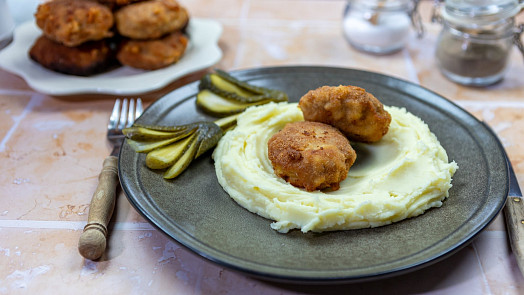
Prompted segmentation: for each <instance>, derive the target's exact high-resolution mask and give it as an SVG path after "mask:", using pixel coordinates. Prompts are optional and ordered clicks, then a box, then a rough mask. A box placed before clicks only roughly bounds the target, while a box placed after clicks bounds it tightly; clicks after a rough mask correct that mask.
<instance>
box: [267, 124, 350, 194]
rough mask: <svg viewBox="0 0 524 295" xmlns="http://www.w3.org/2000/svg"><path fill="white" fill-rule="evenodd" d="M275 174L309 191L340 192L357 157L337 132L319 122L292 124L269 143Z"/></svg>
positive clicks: (269, 153) (345, 139)
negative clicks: (325, 190) (342, 182)
mask: <svg viewBox="0 0 524 295" xmlns="http://www.w3.org/2000/svg"><path fill="white" fill-rule="evenodd" d="M268 158H269V160H270V161H271V164H272V166H273V169H274V171H275V174H276V175H278V176H279V177H282V178H283V179H284V180H286V181H287V182H289V183H290V184H292V185H294V186H296V187H300V188H305V189H306V190H307V191H314V190H320V189H325V188H330V189H332V190H338V189H339V188H340V182H341V181H342V180H344V179H345V178H346V177H347V174H348V171H349V168H350V167H351V166H352V165H353V163H354V162H355V160H356V158H357V155H356V153H355V151H354V150H353V148H352V147H351V145H350V143H349V141H348V140H347V138H346V137H345V136H344V135H343V134H342V133H340V131H339V130H337V129H336V128H334V127H332V126H329V125H327V124H323V123H318V122H307V121H300V122H294V123H288V124H287V125H286V126H285V127H284V128H283V129H282V130H281V131H279V132H278V133H276V134H275V135H273V136H272V137H271V138H270V139H269V141H268Z"/></svg>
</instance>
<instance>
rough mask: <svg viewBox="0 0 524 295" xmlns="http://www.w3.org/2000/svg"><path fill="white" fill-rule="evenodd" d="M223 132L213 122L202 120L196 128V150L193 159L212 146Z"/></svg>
mask: <svg viewBox="0 0 524 295" xmlns="http://www.w3.org/2000/svg"><path fill="white" fill-rule="evenodd" d="M223 134H224V132H223V131H222V128H220V127H219V126H218V125H217V124H215V123H213V122H202V123H201V124H200V126H199V128H198V150H197V153H196V155H195V159H196V158H198V157H200V156H201V155H202V154H203V153H205V152H207V151H208V150H210V149H212V148H214V147H215V146H216V145H217V143H218V141H219V140H220V138H222V135H223Z"/></svg>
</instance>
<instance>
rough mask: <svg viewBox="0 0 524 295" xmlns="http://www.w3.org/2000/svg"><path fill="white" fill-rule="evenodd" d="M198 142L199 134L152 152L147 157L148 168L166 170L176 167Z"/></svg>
mask: <svg viewBox="0 0 524 295" xmlns="http://www.w3.org/2000/svg"><path fill="white" fill-rule="evenodd" d="M197 140H198V132H196V133H194V134H193V135H191V136H189V137H187V138H185V139H184V140H181V141H177V142H175V143H173V144H170V145H167V146H164V147H161V148H159V149H156V150H154V151H151V152H149V153H148V154H147V156H146V166H147V167H148V168H150V169H165V168H167V167H170V166H172V165H174V164H175V163H176V162H177V161H178V160H179V159H180V158H181V157H182V155H183V154H184V153H185V152H186V150H187V149H188V148H189V146H191V145H194V144H195V143H196V142H197Z"/></svg>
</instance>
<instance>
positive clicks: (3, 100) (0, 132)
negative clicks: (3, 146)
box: [0, 94, 31, 140]
mask: <svg viewBox="0 0 524 295" xmlns="http://www.w3.org/2000/svg"><path fill="white" fill-rule="evenodd" d="M30 99H31V97H30V96H29V95H14V94H0V115H1V118H2V119H0V140H2V139H4V138H5V137H6V136H7V135H8V132H9V130H10V129H11V128H13V126H15V125H16V124H17V123H18V122H19V121H20V120H22V119H23V118H21V117H20V116H21V115H22V113H23V111H24V109H25V107H26V105H27V103H28V102H29V100H30Z"/></svg>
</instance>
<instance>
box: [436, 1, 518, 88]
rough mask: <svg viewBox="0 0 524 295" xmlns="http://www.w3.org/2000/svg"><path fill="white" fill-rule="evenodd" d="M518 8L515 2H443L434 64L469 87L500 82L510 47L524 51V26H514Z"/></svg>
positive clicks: (448, 75) (449, 76)
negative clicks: (516, 46) (523, 36)
mask: <svg viewBox="0 0 524 295" xmlns="http://www.w3.org/2000/svg"><path fill="white" fill-rule="evenodd" d="M479 4H482V5H479ZM521 8H522V7H521V5H519V3H518V1H517V0H493V1H488V0H483V1H472V0H463V1H459V0H447V1H445V4H444V7H443V8H441V10H440V20H441V22H442V24H443V28H442V31H441V32H440V34H439V37H438V40H437V46H436V47H437V48H436V59H437V65H438V67H439V69H440V71H441V72H442V73H443V74H444V76H446V77H447V78H448V79H450V80H451V81H454V82H456V83H459V84H463V85H472V86H487V85H491V84H494V83H497V82H498V81H500V80H501V79H502V78H503V77H504V74H505V72H506V70H507V66H508V60H509V56H510V53H511V50H512V48H513V45H514V44H516V45H518V46H519V49H520V50H521V51H523V49H522V43H521V40H520V34H521V33H522V30H523V28H524V26H523V25H520V26H516V25H515V18H514V16H515V15H516V14H517V13H518V12H519V11H520V10H521ZM522 53H523V54H524V51H523V52H522Z"/></svg>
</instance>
